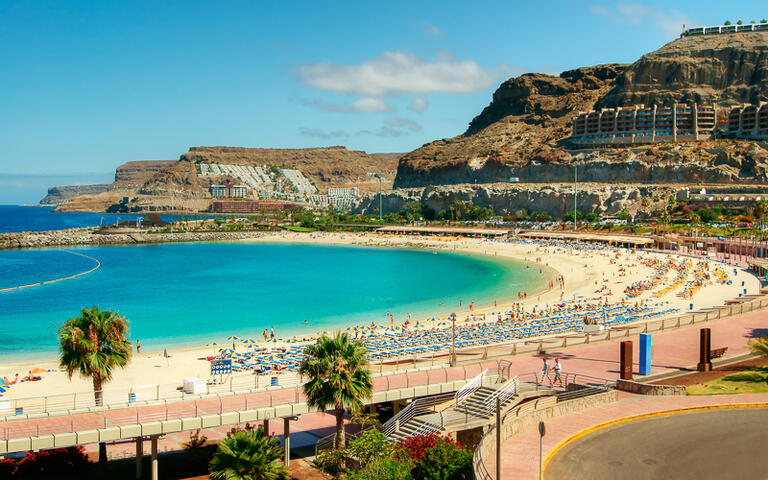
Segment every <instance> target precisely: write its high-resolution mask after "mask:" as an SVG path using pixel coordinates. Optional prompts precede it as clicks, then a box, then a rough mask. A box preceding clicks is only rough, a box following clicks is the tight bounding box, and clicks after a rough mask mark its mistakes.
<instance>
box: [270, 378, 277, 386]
mask: <svg viewBox="0 0 768 480" xmlns="http://www.w3.org/2000/svg"><path fill="white" fill-rule="evenodd" d="M269 384H270V385H271V386H273V387H276V386H277V377H272V378H271V379H270V381H269Z"/></svg>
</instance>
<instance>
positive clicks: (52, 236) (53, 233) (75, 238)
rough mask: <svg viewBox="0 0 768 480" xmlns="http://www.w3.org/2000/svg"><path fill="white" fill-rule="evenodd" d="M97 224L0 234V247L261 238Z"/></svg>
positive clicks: (246, 234) (251, 234)
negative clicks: (112, 229) (106, 228)
mask: <svg viewBox="0 0 768 480" xmlns="http://www.w3.org/2000/svg"><path fill="white" fill-rule="evenodd" d="M97 230H98V229H97V228H88V227H86V228H71V229H68V230H48V231H42V232H11V233H2V234H0V250H10V249H20V248H41V247H62V246H77V245H137V244H144V243H148V244H149V243H175V242H212V241H228V240H243V239H253V238H261V237H263V236H264V232H175V233H146V232H141V231H136V232H116V233H104V232H97Z"/></svg>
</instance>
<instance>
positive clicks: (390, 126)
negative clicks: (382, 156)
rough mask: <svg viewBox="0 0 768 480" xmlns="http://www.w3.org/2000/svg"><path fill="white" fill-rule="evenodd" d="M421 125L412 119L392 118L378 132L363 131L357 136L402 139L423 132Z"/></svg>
mask: <svg viewBox="0 0 768 480" xmlns="http://www.w3.org/2000/svg"><path fill="white" fill-rule="evenodd" d="M421 128H422V127H421V125H420V124H419V123H417V122H415V121H413V120H411V119H408V118H401V117H390V118H388V119H386V120H384V124H383V125H382V126H381V127H379V128H377V129H376V130H361V131H359V132H357V135H376V136H377V137H402V136H403V135H408V134H411V133H416V132H420V131H421Z"/></svg>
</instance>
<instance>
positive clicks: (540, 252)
mask: <svg viewBox="0 0 768 480" xmlns="http://www.w3.org/2000/svg"><path fill="white" fill-rule="evenodd" d="M230 241H236V242H247V243H281V244H291V243H293V244H315V245H329V246H354V245H360V246H367V247H389V248H418V249H422V250H433V251H447V252H451V253H457V254H470V255H480V256H485V257H486V258H491V259H492V258H496V259H499V258H501V259H507V260H514V261H518V262H522V263H523V264H525V265H528V266H529V267H531V268H541V275H542V276H543V281H544V285H545V286H546V287H547V288H543V289H542V291H540V292H535V293H534V292H528V298H527V299H526V300H519V299H516V298H514V292H510V297H511V298H499V299H497V304H496V305H495V306H494V305H493V304H492V303H491V304H488V303H485V304H482V305H480V304H478V305H476V306H474V308H473V311H472V312H470V310H469V309H468V308H464V309H462V310H458V309H457V311H456V314H457V320H458V321H459V322H462V323H463V322H465V321H466V319H467V318H469V317H470V313H474V314H477V313H479V312H482V313H486V314H490V315H491V319H492V320H493V317H494V315H496V314H498V312H505V311H509V310H510V309H512V308H516V307H517V306H518V304H520V303H522V304H524V305H525V308H526V309H530V308H533V306H538V307H539V308H545V306H548V305H552V304H554V303H556V302H559V301H560V300H561V298H562V299H563V300H571V299H573V298H576V295H581V296H586V297H591V296H593V295H594V294H593V293H592V290H593V289H594V288H595V287H597V286H602V285H608V284H610V285H611V289H612V290H613V291H612V296H613V298H612V299H611V301H612V302H614V301H616V300H618V298H620V297H621V296H622V291H623V289H624V287H625V286H626V285H629V284H631V283H633V282H637V281H640V280H643V279H647V278H648V277H649V276H650V275H651V274H652V272H653V271H652V269H651V268H649V267H645V266H643V265H639V264H638V262H636V261H635V260H634V257H632V255H631V254H630V253H624V254H615V253H614V251H613V250H610V251H606V252H600V253H599V254H598V253H597V252H592V251H590V250H584V251H574V252H567V251H562V252H558V248H556V247H546V246H544V245H543V244H524V243H504V242H493V241H487V240H483V239H474V238H455V237H452V238H448V237H428V238H427V237H406V236H396V235H390V236H386V235H379V234H357V233H313V234H307V233H295V232H279V233H274V234H264V235H262V236H260V237H259V238H249V239H238V240H230ZM627 252H628V251H627ZM620 255H623V256H622V261H618V260H616V261H615V262H614V261H613V258H612V257H613V256H620ZM647 255H652V256H655V257H666V256H667V255H668V254H663V253H652V254H651V253H648V254H647ZM624 257H626V259H624ZM537 258H540V259H541V263H540V264H539V263H537V262H535V260H536V259H537ZM729 268H730V267H729ZM622 271H625V272H626V273H621V274H620V273H619V272H622ZM558 276H562V278H563V279H564V285H563V288H562V289H561V288H560V287H559V286H558V282H557V281H556V279H557V277H558ZM749 277H751V278H753V279H754V282H757V283H756V285H757V286H758V287H759V282H758V281H757V279H756V278H754V277H753V276H751V275H749ZM740 279H741V278H740ZM550 281H552V282H553V288H548V285H549V282H550ZM754 287H755V285H752V284H750V289H751V290H754ZM707 288H708V289H710V287H709V286H708V287H707ZM731 290H733V292H732V291H731ZM735 290H737V288H730V290H729V289H726V288H724V287H722V286H720V285H715V286H712V287H711V290H710V291H711V292H712V293H711V294H710V295H708V296H707V299H706V302H702V300H703V297H697V299H696V302H697V303H702V305H703V304H704V303H711V304H713V305H714V304H722V303H723V302H724V301H725V299H728V298H733V297H735V296H736V295H735V294H734V292H735ZM716 292H717V293H716ZM715 293H716V294H715ZM699 295H701V294H699ZM606 298H608V297H606ZM700 298H701V299H702V300H700ZM641 300H642V299H641V298H638V301H641ZM670 300H671V303H672V304H674V305H676V306H677V308H679V309H681V310H682V309H683V308H684V306H685V303H686V302H687V301H686V300H684V299H680V298H677V297H674V298H670ZM463 306H465V307H466V306H467V304H464V305H463ZM440 320H441V318H438V317H437V316H436V322H434V323H433V322H431V318H423V317H422V318H416V317H412V318H411V326H412V327H413V326H414V325H415V324H416V322H417V321H418V322H419V323H420V324H421V325H423V326H424V327H425V328H433V327H435V324H436V323H437V322H439V321H440ZM442 320H443V321H444V318H443V319H442ZM377 323H381V322H377ZM396 323H397V324H399V325H402V324H403V323H404V319H397V322H396ZM457 323H458V322H457ZM317 333H319V332H317ZM217 341H218V340H217ZM219 343H220V344H221V346H227V342H226V341H220V342H219ZM259 343H264V342H263V341H262V342H259ZM280 345H281V344H280V343H275V344H269V346H272V347H275V346H280ZM212 351H213V349H212V348H210V347H202V346H196V347H183V348H169V349H168V354H169V356H170V359H168V358H165V357H164V356H163V351H162V350H160V351H158V350H152V351H142V352H141V354H139V355H135V356H134V358H133V359H132V362H131V364H130V365H129V366H128V367H127V368H126V369H124V370H120V371H117V372H116V374H115V378H114V379H113V381H112V382H110V383H109V384H108V386H107V388H119V387H125V386H131V385H147V384H155V383H157V384H161V383H163V384H166V383H169V382H178V383H179V384H180V383H181V381H182V380H183V378H190V377H197V378H208V377H209V376H210V374H209V365H208V362H207V361H205V360H200V359H201V358H204V357H205V356H206V355H210V354H211V353H212ZM32 368H46V369H47V368H50V369H53V370H57V369H58V365H57V362H56V361H55V360H46V361H39V360H38V361H31V360H30V361H27V360H25V361H19V362H8V363H4V364H2V365H0V376H8V377H9V378H12V376H13V375H14V374H15V373H17V372H18V373H21V374H22V375H24V374H25V373H26V372H27V371H28V370H30V369H32ZM50 388H54V389H55V390H56V391H59V392H66V391H87V390H88V389H90V382H88V381H87V380H84V379H80V378H78V377H74V378H73V379H72V380H71V381H69V380H67V379H66V376H65V375H64V374H63V373H62V372H51V373H49V374H46V375H45V378H44V381H41V382H26V383H23V384H20V385H19V386H17V387H14V388H13V389H11V390H10V391H9V393H8V394H7V395H6V397H8V398H20V397H27V396H34V395H40V394H44V393H46V392H48V391H49V389H50Z"/></svg>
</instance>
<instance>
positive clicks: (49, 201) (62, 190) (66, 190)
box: [40, 183, 109, 205]
mask: <svg viewBox="0 0 768 480" xmlns="http://www.w3.org/2000/svg"><path fill="white" fill-rule="evenodd" d="M107 190H109V184H106V183H102V184H97V185H67V186H57V187H51V188H49V189H48V195H46V196H45V197H43V199H42V200H40V204H41V205H60V204H62V203H66V202H67V201H68V200H70V199H72V198H74V197H77V196H79V195H94V194H97V193H102V192H106V191H107Z"/></svg>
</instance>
